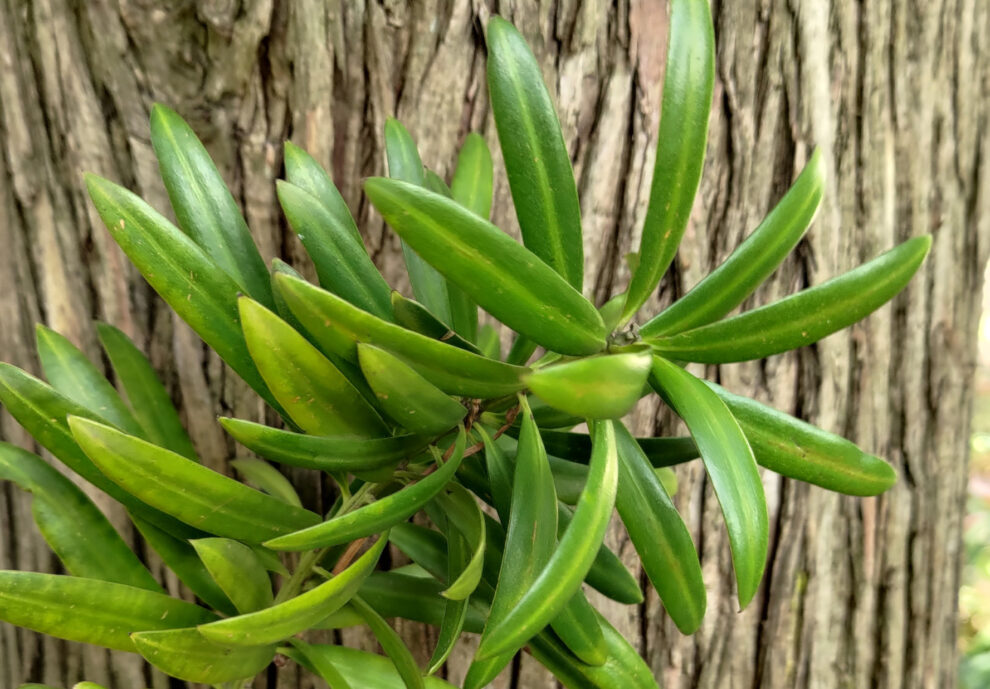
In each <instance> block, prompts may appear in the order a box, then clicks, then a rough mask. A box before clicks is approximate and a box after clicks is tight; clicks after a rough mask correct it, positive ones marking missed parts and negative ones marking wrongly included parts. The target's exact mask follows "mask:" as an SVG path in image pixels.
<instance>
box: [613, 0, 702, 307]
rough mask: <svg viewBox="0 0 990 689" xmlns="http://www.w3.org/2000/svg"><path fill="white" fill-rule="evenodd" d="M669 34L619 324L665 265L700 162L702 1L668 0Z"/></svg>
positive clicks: (686, 213)
mask: <svg viewBox="0 0 990 689" xmlns="http://www.w3.org/2000/svg"><path fill="white" fill-rule="evenodd" d="M668 35H669V42H668V45H667V62H666V65H667V69H666V74H665V76H664V82H663V104H662V106H661V108H662V109H661V113H660V129H659V131H658V132H657V156H656V163H655V164H654V167H653V182H652V184H651V186H650V201H649V204H648V206H647V208H646V219H645V220H644V222H643V237H642V239H641V240H640V245H639V262H638V265H637V267H636V269H635V270H634V271H633V275H632V279H631V280H630V282H629V290H628V295H627V297H626V304H625V307H624V308H623V309H622V318H621V322H626V321H628V320H629V319H630V318H632V316H633V315H634V314H635V313H636V312H637V311H638V310H639V307H640V306H642V305H643V303H644V302H645V301H646V300H647V299H648V298H649V296H650V294H652V292H653V290H655V289H656V287H657V284H658V283H659V282H660V278H661V277H663V274H664V273H665V272H666V271H667V268H668V267H669V266H670V262H671V261H672V260H673V258H674V254H675V253H676V251H677V245H678V244H680V242H681V237H682V236H683V235H684V230H685V228H686V227H687V223H688V219H689V218H690V216H691V206H692V205H694V197H695V194H696V193H697V191H698V183H699V182H700V180H701V168H702V166H703V164H704V162H705V148H706V145H707V141H708V115H709V111H710V110H711V106H712V90H713V85H714V81H715V34H714V30H713V28H712V14H711V8H709V6H708V2H707V0H671V3H670V31H669V34H668Z"/></svg>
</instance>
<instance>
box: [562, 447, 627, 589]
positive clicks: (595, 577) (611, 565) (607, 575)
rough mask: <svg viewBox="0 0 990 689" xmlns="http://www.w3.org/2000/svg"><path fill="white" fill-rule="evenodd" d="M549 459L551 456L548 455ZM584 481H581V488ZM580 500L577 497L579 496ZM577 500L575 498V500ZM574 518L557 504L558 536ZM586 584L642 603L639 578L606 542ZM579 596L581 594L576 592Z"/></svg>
mask: <svg viewBox="0 0 990 689" xmlns="http://www.w3.org/2000/svg"><path fill="white" fill-rule="evenodd" d="M550 459H551V460H552V458H550ZM583 487H584V484H582V490H583ZM578 500H580V496H579V497H578ZM575 502H577V500H575ZM573 520H574V511H573V510H572V509H571V508H570V507H568V506H567V505H565V504H563V503H562V502H558V503H557V538H558V539H560V538H563V537H564V534H565V533H566V531H567V528H568V527H569V526H570V525H571V522H572V521H573ZM584 581H585V583H587V584H588V586H590V587H591V588H593V589H595V590H596V591H598V592H599V593H601V594H602V595H605V596H608V597H609V598H611V599H612V600H614V601H618V602H620V603H625V604H626V605H639V604H640V603H642V602H643V591H642V590H641V589H640V587H639V581H638V580H637V579H636V577H634V576H633V575H632V573H631V572H630V571H629V570H628V569H627V568H626V566H625V565H624V564H622V560H620V559H619V556H618V555H616V554H615V553H613V552H612V551H611V550H609V548H608V546H607V545H605V543H602V545H601V546H600V547H599V548H598V553H597V554H596V555H595V561H594V562H592V563H591V568H590V569H589V570H588V574H587V575H585V577H584ZM578 595H581V594H578Z"/></svg>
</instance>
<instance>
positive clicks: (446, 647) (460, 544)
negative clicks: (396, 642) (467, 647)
mask: <svg viewBox="0 0 990 689" xmlns="http://www.w3.org/2000/svg"><path fill="white" fill-rule="evenodd" d="M445 521H446V526H445V528H444V531H445V533H446V535H447V556H448V557H447V579H446V581H447V582H454V581H456V580H457V578H458V577H460V576H463V573H464V572H466V571H467V570H468V568H469V567H470V564H471V553H470V551H469V549H468V544H467V541H466V539H465V537H464V536H463V535H461V533H460V532H459V531H458V530H457V529H456V528H454V526H452V525H451V523H450V522H451V520H450V519H447V520H445ZM481 521H482V523H483V522H484V516H482V518H481ZM484 547H485V541H484V539H482V540H481V548H482V556H484ZM483 563H484V559H483V557H482V564H483ZM480 577H481V567H480V566H479V567H478V578H479V579H480ZM475 585H477V582H475ZM467 611H468V599H467V596H464V597H463V598H460V599H453V598H449V597H447V598H446V599H445V600H444V603H443V610H442V612H441V614H440V620H439V626H440V630H439V631H438V632H437V642H436V645H435V646H434V648H433V653H432V655H431V656H430V660H429V662H428V663H427V665H426V674H428V675H432V674H434V673H435V672H436V671H437V670H439V669H440V668H441V667H442V666H443V664H444V663H445V662H446V661H447V658H448V657H449V656H450V654H451V652H452V651H453V650H454V646H455V645H456V644H457V641H458V640H459V639H460V637H461V632H462V631H463V629H464V621H465V620H466V619H467ZM479 631H480V630H479Z"/></svg>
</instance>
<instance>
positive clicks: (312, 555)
mask: <svg viewBox="0 0 990 689" xmlns="http://www.w3.org/2000/svg"><path fill="white" fill-rule="evenodd" d="M374 485H375V484H374V483H365V484H364V485H363V486H361V487H360V488H358V489H357V490H356V491H354V494H353V495H350V496H349V497H347V498H346V499H344V500H343V501H342V502H341V503H340V509H339V510H337V512H336V513H335V514H334V515H333V516H335V517H336V516H339V515H342V514H346V513H348V512H350V511H351V510H353V509H355V508H356V507H359V506H360V505H361V503H362V502H364V498H365V497H366V496H367V495H368V493H369V492H370V491H371V489H372V487H373V486H374ZM329 550H330V548H329V547H327V548H320V549H318V550H311V551H310V552H308V553H306V554H305V555H303V556H302V558H301V559H300V560H299V566H298V567H296V570H295V571H294V572H293V573H292V576H290V577H289V580H288V581H287V582H286V583H285V586H283V587H282V588H281V589H279V591H278V594H277V595H276V596H275V601H274V603H273V605H278V604H279V603H284V602H285V601H287V600H289V599H290V598H293V597H294V596H296V595H297V594H298V593H299V591H300V590H301V589H302V585H303V584H304V583H306V580H307V579H309V576H310V575H311V574H312V573H313V568H314V567H316V565H317V564H319V562H320V560H322V559H323V556H324V555H326V554H327V551H329ZM234 689H241V688H240V687H235V688H234Z"/></svg>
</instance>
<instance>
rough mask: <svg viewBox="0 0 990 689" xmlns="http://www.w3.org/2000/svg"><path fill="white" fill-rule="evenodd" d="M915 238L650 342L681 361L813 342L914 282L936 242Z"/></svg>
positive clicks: (729, 358) (724, 358)
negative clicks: (813, 282)
mask: <svg viewBox="0 0 990 689" xmlns="http://www.w3.org/2000/svg"><path fill="white" fill-rule="evenodd" d="M931 243H932V239H931V236H929V235H925V236H923V237H915V238H914V239H909V240H908V241H906V242H904V243H903V244H900V245H898V246H896V247H894V248H893V249H891V250H890V251H887V252H886V253H883V254H881V255H880V256H877V257H876V258H875V259H873V260H872V261H869V262H868V263H864V264H863V265H861V266H859V267H858V268H855V269H854V270H851V271H849V272H848V273H845V274H843V275H840V276H839V277H836V278H832V279H831V280H829V281H828V282H825V283H823V284H821V285H817V286H815V287H810V288H808V289H806V290H802V291H801V292H798V293H797V294H792V295H791V296H789V297H785V298H783V299H781V300H780V301H776V302H774V303H772V304H768V305H766V306H761V307H760V308H757V309H753V310H752V311H747V312H745V313H742V314H739V315H738V316H733V317H731V318H726V319H725V320H722V321H718V322H716V323H712V324H710V325H704V326H702V327H700V328H695V329H693V330H688V331H686V332H683V333H680V334H677V335H672V336H670V337H658V338H651V339H649V340H647V341H648V342H649V343H650V344H651V345H653V348H654V350H656V351H657V352H659V353H660V354H662V355H663V356H665V357H670V358H673V359H678V360H681V361H698V362H703V363H728V362H733V361H749V360H751V359H762V358H763V357H767V356H771V355H772V354H779V353H780V352H786V351H788V350H790V349H795V348H797V347H802V346H804V345H809V344H812V343H814V342H817V341H818V340H820V339H822V338H823V337H825V336H827V335H831V334H832V333H834V332H836V331H838V330H842V329H843V328H845V327H846V326H849V325H852V324H853V323H855V322H856V321H858V320H860V319H862V318H864V317H866V316H867V315H869V314H870V313H872V312H873V311H875V310H876V309H878V308H880V307H881V306H883V304H885V303H886V302H887V301H888V300H890V299H891V298H892V297H893V296H894V295H896V294H897V293H898V292H900V291H901V290H902V289H903V288H904V286H905V285H906V284H907V283H908V281H909V280H910V279H911V277H912V276H913V275H914V273H915V271H917V270H918V267H919V266H920V265H921V262H922V260H924V258H925V255H926V254H927V253H928V249H929V247H930V246H931Z"/></svg>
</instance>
